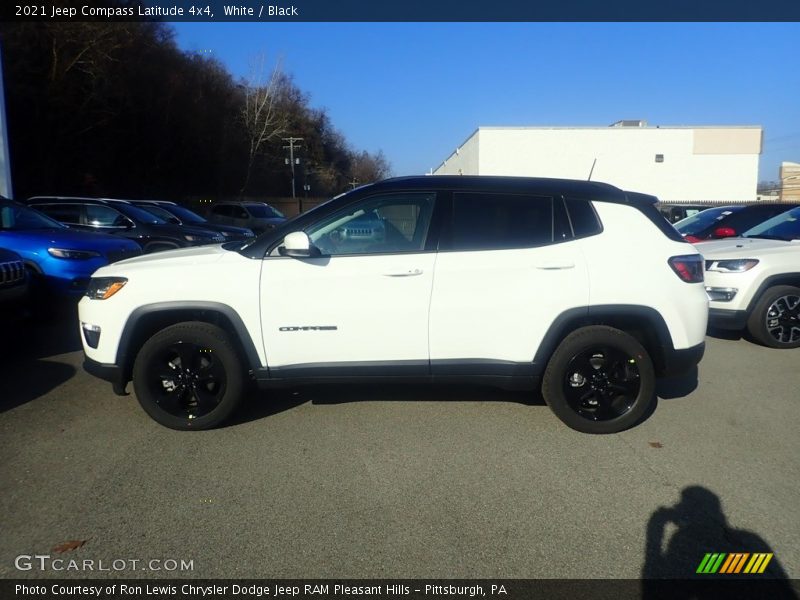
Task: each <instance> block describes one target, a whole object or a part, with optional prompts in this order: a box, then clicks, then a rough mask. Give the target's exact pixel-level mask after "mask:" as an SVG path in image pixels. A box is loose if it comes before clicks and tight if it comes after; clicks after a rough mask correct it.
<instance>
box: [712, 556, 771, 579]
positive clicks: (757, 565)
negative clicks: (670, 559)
mask: <svg viewBox="0 0 800 600" xmlns="http://www.w3.org/2000/svg"><path fill="white" fill-rule="evenodd" d="M772 556H773V554H772V553H771V552H769V553H766V552H756V553H755V554H750V553H749V552H732V553H730V554H726V553H724V552H716V553H714V552H709V553H707V554H706V555H705V556H704V557H703V560H702V561H700V566H698V567H697V571H696V572H697V573H702V574H704V575H712V574H715V573H720V574H725V575H735V574H739V573H748V574H759V573H763V572H764V571H765V570H766V568H767V565H768V564H769V561H771V560H772Z"/></svg>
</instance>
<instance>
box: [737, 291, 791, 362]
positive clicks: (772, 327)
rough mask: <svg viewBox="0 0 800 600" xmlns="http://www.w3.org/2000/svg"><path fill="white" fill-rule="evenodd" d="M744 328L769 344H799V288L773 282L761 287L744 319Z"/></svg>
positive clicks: (778, 346) (782, 346)
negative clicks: (767, 287) (750, 310)
mask: <svg viewBox="0 0 800 600" xmlns="http://www.w3.org/2000/svg"><path fill="white" fill-rule="evenodd" d="M747 331H748V332H749V333H750V335H752V336H753V338H755V340H756V341H758V342H760V343H761V344H764V345H765V346H769V347H770V348H798V347H800V288H797V287H794V286H792V285H776V286H775V287H772V288H769V289H768V290H767V291H765V292H764V293H763V294H762V295H761V298H759V299H758V302H756V305H755V307H754V308H753V310H752V312H751V313H750V316H749V317H748V319H747Z"/></svg>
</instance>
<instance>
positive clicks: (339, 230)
mask: <svg viewBox="0 0 800 600" xmlns="http://www.w3.org/2000/svg"><path fill="white" fill-rule="evenodd" d="M435 196H436V194H435V193H432V192H408V193H398V192H395V193H391V194H379V195H375V196H371V197H368V198H363V199H361V200H359V201H356V202H355V203H353V204H351V205H350V206H348V207H346V208H345V209H343V210H341V211H339V212H337V213H335V214H333V215H328V216H326V217H323V218H322V219H321V220H320V221H318V222H316V223H313V224H312V225H310V226H308V227H306V228H305V232H306V233H307V234H308V235H309V238H310V240H311V242H312V244H314V245H315V246H316V247H317V248H319V249H320V251H321V253H322V256H319V257H315V258H290V257H283V256H280V255H278V252H272V253H271V255H270V256H268V257H266V258H265V259H264V261H263V266H262V275H261V322H262V327H263V336H264V343H265V352H266V355H267V361H268V365H269V368H270V372H271V374H272V375H273V376H279V377H291V376H293V375H294V376H316V375H318V376H326V375H328V376H337V375H370V374H374V375H415V374H419V375H425V374H427V373H428V358H429V357H428V307H429V304H430V297H431V287H432V284H433V268H434V264H435V261H436V253H435V251H433V250H432V249H429V245H428V244H427V243H426V242H427V240H428V236H429V234H430V225H431V221H432V215H433V210H434V203H435ZM276 250H277V249H276Z"/></svg>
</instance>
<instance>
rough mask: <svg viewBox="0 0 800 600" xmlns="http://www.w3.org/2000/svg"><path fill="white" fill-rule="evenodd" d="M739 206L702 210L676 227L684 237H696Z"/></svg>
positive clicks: (681, 221) (738, 208)
mask: <svg viewBox="0 0 800 600" xmlns="http://www.w3.org/2000/svg"><path fill="white" fill-rule="evenodd" d="M740 209H741V207H739V206H723V207H720V208H709V209H707V210H702V211H700V212H699V213H697V214H695V215H692V216H691V217H686V218H685V219H681V220H680V221H678V222H677V223H675V225H674V227H675V229H677V230H678V231H679V232H680V233H681V234H682V235H694V234H696V233H699V232H701V231H703V230H704V229H708V228H709V227H711V226H713V225H714V223H716V222H717V221H720V220H722V219H724V218H725V217H727V216H728V215H730V214H733V213H734V212H736V211H737V210H740Z"/></svg>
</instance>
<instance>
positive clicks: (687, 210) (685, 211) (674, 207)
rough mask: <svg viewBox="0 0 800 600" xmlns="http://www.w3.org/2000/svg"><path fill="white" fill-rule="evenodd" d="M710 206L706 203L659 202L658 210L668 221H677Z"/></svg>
mask: <svg viewBox="0 0 800 600" xmlns="http://www.w3.org/2000/svg"><path fill="white" fill-rule="evenodd" d="M707 208H711V207H710V206H709V205H707V204H661V205H660V206H659V207H658V210H660V211H661V214H662V215H664V218H665V219H666V220H667V221H669V222H670V223H677V222H678V221H680V220H681V219H685V218H686V217H692V216H694V215H696V214H697V213H699V212H702V211H704V210H706V209H707Z"/></svg>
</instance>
